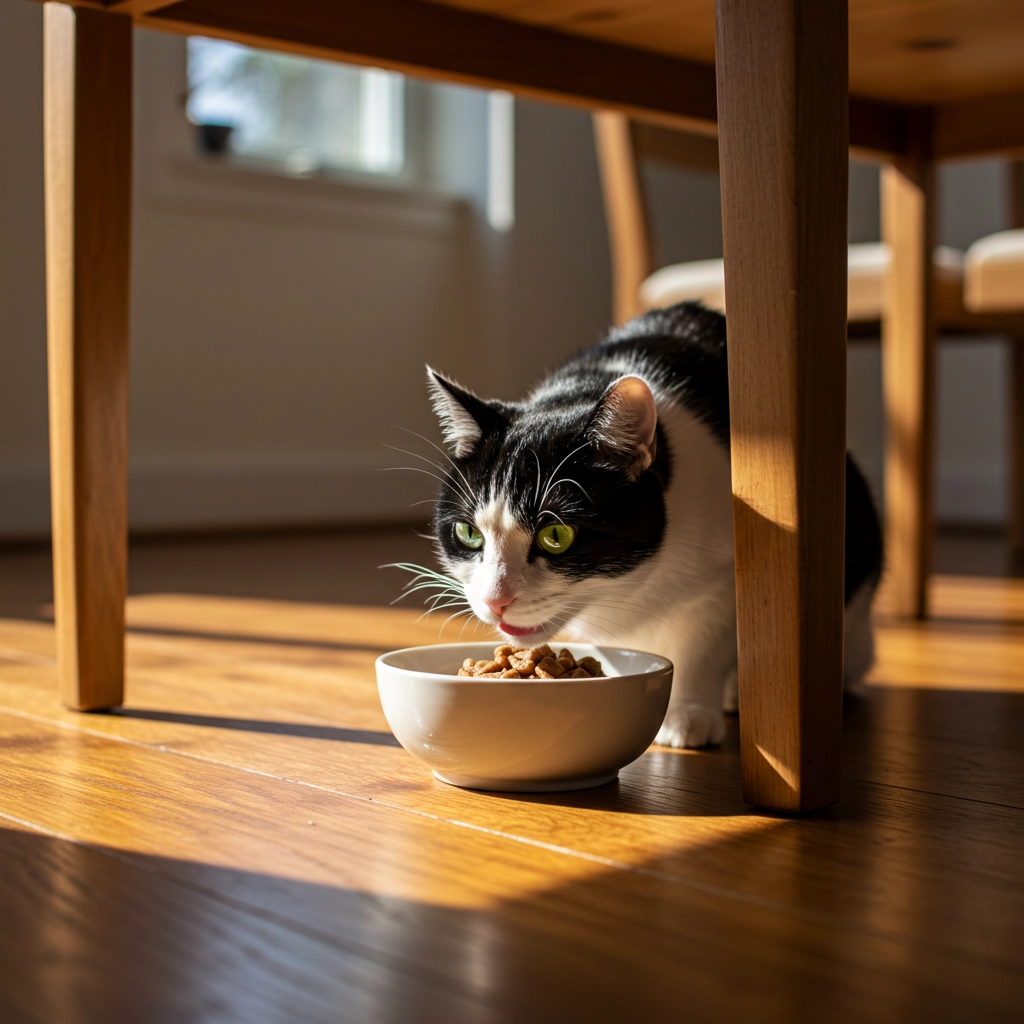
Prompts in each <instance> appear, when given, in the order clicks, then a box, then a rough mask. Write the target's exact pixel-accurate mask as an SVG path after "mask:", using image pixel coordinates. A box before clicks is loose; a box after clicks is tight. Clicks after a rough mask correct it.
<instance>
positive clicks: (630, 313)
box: [594, 110, 654, 324]
mask: <svg viewBox="0 0 1024 1024" xmlns="http://www.w3.org/2000/svg"><path fill="white" fill-rule="evenodd" d="M594 141H595V143H596V149H597V166H598V170H599V171H600V173H601V191H602V193H603V196H604V211H605V220H606V222H607V225H608V248H609V251H610V255H611V262H612V316H613V318H614V320H615V323H616V324H624V323H625V322H626V321H627V320H631V319H632V318H633V317H634V316H636V315H637V314H638V313H640V312H642V309H641V304H640V285H642V284H643V283H644V281H645V280H646V279H647V277H648V276H649V275H650V273H651V271H652V270H653V269H654V259H653V256H652V248H651V238H650V233H649V231H648V228H647V209H646V203H645V199H644V194H643V186H642V183H641V180H640V168H639V166H638V164H637V159H636V147H635V144H634V140H633V132H632V127H631V125H630V121H629V118H628V117H626V116H625V115H624V114H618V113H615V112H613V111H610V110H603V111H598V112H597V113H596V114H594Z"/></svg>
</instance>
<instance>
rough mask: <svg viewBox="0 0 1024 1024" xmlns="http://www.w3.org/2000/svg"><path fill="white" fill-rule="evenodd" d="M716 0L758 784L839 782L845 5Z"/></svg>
mask: <svg viewBox="0 0 1024 1024" xmlns="http://www.w3.org/2000/svg"><path fill="white" fill-rule="evenodd" d="M754 11H755V9H754V8H751V7H750V6H749V5H746V4H743V3H740V2H737V0H720V3H719V7H718V13H719V34H718V69H719V117H720V123H719V146H720V148H721V158H722V222H723V239H724V247H725V268H726V279H725V284H726V295H727V303H728V308H729V323H728V331H729V396H730V406H731V436H732V472H733V494H734V501H733V517H734V530H735V538H736V598H737V613H738V638H739V658H740V661H739V669H740V675H739V680H740V707H741V708H742V710H743V714H742V717H741V732H742V740H743V757H744V769H743V783H744V795H745V797H746V799H748V800H750V801H751V802H752V803H756V804H759V805H761V806H768V807H776V808H780V809H785V810H809V809H811V808H815V807H821V806H824V805H826V804H829V803H832V802H833V801H835V800H836V799H837V798H838V795H839V792H838V787H839V723H840V703H841V695H842V617H843V607H842V592H843V554H842V552H843V530H844V462H843V459H844V453H845V419H844V417H845V407H846V406H845V394H846V392H845V380H846V377H845V374H846V180H847V137H846V106H847V105H846V64H845V60H846V34H845V33H846V7H845V4H844V3H832V2H830V3H826V4H820V5H809V4H803V3H800V2H798V0H772V2H770V3H764V4H759V5H757V7H756V14H755V13H754Z"/></svg>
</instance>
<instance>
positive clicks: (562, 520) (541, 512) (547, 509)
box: [537, 508, 565, 526]
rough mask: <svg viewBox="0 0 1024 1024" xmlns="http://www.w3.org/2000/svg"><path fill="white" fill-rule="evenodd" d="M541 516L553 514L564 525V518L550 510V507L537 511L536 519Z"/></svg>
mask: <svg viewBox="0 0 1024 1024" xmlns="http://www.w3.org/2000/svg"><path fill="white" fill-rule="evenodd" d="M541 516H554V517H555V518H556V519H557V520H558V521H559V522H560V523H561V524H562V525H563V526H565V520H564V519H563V518H562V517H561V516H560V515H559V514H558V513H557V512H552V511H551V509H549V508H542V509H541V510H540V511H539V512H538V513H537V519H538V520H539V519H540V517H541Z"/></svg>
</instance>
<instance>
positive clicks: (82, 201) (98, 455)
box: [44, 3, 132, 710]
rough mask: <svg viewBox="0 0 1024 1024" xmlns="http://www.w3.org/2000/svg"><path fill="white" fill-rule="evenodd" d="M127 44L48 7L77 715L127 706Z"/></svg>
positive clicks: (54, 242) (57, 340) (49, 249)
mask: <svg viewBox="0 0 1024 1024" xmlns="http://www.w3.org/2000/svg"><path fill="white" fill-rule="evenodd" d="M131 45H132V27H131V19H130V18H129V17H127V16H124V15H115V14H105V13H103V12H102V11H98V10H91V9H85V8H72V7H68V6H65V5H63V4H57V3H47V4H46V5H45V6H44V65H45V74H44V103H45V164H46V278H47V320H48V351H49V378H50V474H51V497H52V502H53V514H52V515H53V556H54V595H55V603H56V620H57V654H58V660H59V665H60V668H59V675H60V688H61V697H62V699H63V700H64V702H65V703H66V704H68V705H70V706H71V707H74V708H80V709H82V710H89V709H95V708H106V707H111V706H113V705H117V704H120V703H121V700H122V696H123V678H124V601H125V593H126V582H127V561H128V554H127V522H128V515H127V507H128V500H127V499H128V272H129V234H130V217H131V113H132V111H131V89H132V81H131Z"/></svg>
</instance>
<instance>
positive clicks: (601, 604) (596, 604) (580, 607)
mask: <svg viewBox="0 0 1024 1024" xmlns="http://www.w3.org/2000/svg"><path fill="white" fill-rule="evenodd" d="M563 607H564V606H563ZM568 607H570V608H572V609H573V610H574V612H581V611H586V610H587V609H588V608H607V609H610V610H611V611H618V612H621V611H622V605H621V604H615V603H614V602H609V601H581V602H580V603H579V604H576V605H569V606H568ZM639 610H640V611H641V612H642V613H643V614H644V615H646V616H647V617H648V618H649V619H654V620H655V622H660V623H661V624H662V625H663V626H665V627H666V628H668V629H671V630H672V632H673V633H677V634H678V635H679V636H682V635H683V631H682V630H681V629H679V628H678V627H677V626H676V625H675V624H674V623H672V622H670V621H669V620H668V619H665V618H662V617H661V616H660V615H658V614H656V613H655V612H653V611H651V610H650V608H640V609H639ZM612 621H613V622H617V621H618V620H617V619H612ZM630 632H631V633H637V632H639V630H638V629H636V628H631V629H630Z"/></svg>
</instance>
